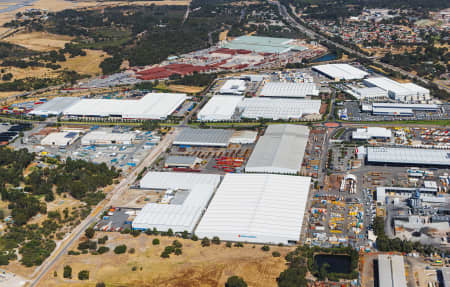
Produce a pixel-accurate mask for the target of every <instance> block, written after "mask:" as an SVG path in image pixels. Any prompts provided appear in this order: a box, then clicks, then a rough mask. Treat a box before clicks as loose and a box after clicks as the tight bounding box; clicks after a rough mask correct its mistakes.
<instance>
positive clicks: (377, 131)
mask: <svg viewBox="0 0 450 287" xmlns="http://www.w3.org/2000/svg"><path fill="white" fill-rule="evenodd" d="M391 137H392V132H391V130H389V129H386V128H379V127H367V128H361V129H356V131H354V132H353V133H352V139H354V140H370V139H383V140H386V139H390V138H391Z"/></svg>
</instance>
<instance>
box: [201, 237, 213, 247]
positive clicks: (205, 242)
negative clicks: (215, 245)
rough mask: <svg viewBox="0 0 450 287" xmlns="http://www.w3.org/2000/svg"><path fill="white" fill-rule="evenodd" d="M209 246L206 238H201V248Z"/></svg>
mask: <svg viewBox="0 0 450 287" xmlns="http://www.w3.org/2000/svg"><path fill="white" fill-rule="evenodd" d="M209 245H211V243H210V242H209V239H208V237H205V238H203V239H202V247H207V246H209Z"/></svg>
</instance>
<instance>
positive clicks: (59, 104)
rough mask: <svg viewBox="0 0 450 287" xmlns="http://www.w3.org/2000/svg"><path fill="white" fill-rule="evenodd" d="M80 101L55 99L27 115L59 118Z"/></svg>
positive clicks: (64, 98)
mask: <svg viewBox="0 0 450 287" xmlns="http://www.w3.org/2000/svg"><path fill="white" fill-rule="evenodd" d="M78 101H80V98H76V97H56V98H53V99H51V100H50V101H48V102H46V103H43V104H41V105H39V106H38V107H36V108H34V109H33V110H32V111H31V112H29V113H28V114H30V115H33V116H41V117H42V116H44V117H48V116H59V115H61V114H62V113H63V112H64V111H65V110H67V109H68V108H69V107H71V106H72V105H74V104H75V103H77V102H78Z"/></svg>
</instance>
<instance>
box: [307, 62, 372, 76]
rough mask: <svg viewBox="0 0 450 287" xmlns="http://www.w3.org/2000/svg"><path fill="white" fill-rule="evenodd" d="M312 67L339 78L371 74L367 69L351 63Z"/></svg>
mask: <svg viewBox="0 0 450 287" xmlns="http://www.w3.org/2000/svg"><path fill="white" fill-rule="evenodd" d="M312 68H313V70H316V71H318V72H320V73H322V74H324V75H326V76H328V77H330V78H332V79H337V80H357V79H362V78H364V77H366V76H367V75H369V74H368V73H366V72H365V71H363V70H360V69H358V68H355V67H353V66H351V65H349V64H325V65H318V66H314V67H312Z"/></svg>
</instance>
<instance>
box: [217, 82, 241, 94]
mask: <svg viewBox="0 0 450 287" xmlns="http://www.w3.org/2000/svg"><path fill="white" fill-rule="evenodd" d="M246 88H247V84H246V83H245V81H244V80H227V81H226V82H225V84H223V86H222V87H221V88H220V90H219V92H220V94H223V95H242V94H243V93H244V92H245V89H246Z"/></svg>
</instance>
